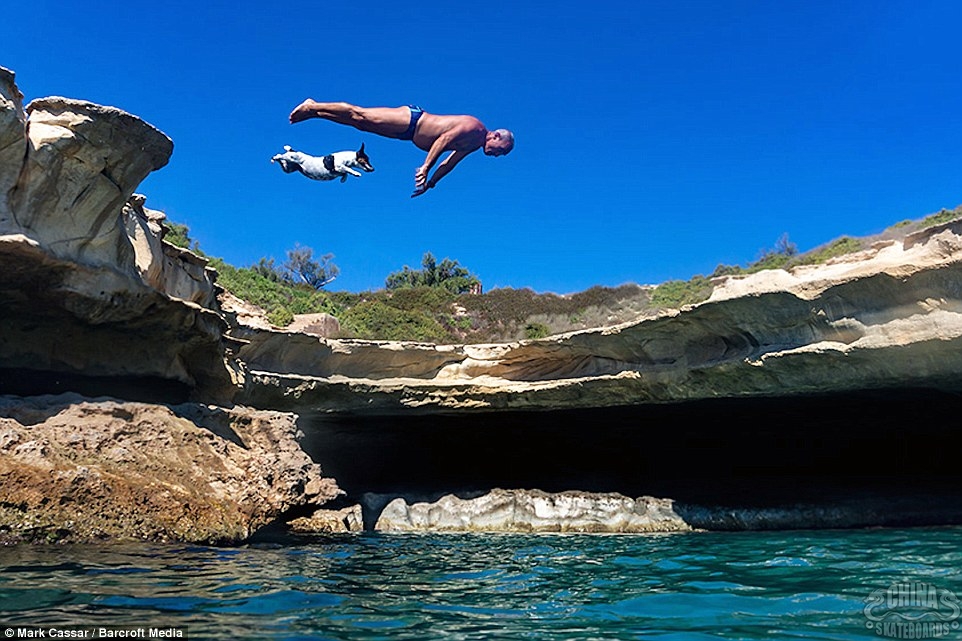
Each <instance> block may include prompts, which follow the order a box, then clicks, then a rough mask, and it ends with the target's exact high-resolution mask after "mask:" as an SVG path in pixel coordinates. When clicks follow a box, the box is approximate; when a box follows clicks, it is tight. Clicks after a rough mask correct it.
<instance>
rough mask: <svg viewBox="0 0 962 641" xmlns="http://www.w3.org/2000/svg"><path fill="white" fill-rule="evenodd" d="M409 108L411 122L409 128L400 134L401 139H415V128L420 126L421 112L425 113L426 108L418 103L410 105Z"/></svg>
mask: <svg viewBox="0 0 962 641" xmlns="http://www.w3.org/2000/svg"><path fill="white" fill-rule="evenodd" d="M408 109H410V110H411V124H409V125H408V128H407V129H406V130H405V131H404V133H403V134H401V135H400V136H398V138H399V139H401V140H414V130H415V129H417V128H418V120H420V119H421V114H423V113H424V110H423V109H421V108H420V107H418V106H417V105H408Z"/></svg>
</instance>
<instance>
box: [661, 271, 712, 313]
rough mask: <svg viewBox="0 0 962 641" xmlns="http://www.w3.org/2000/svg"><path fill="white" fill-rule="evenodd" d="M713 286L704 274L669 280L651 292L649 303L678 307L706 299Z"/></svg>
mask: <svg viewBox="0 0 962 641" xmlns="http://www.w3.org/2000/svg"><path fill="white" fill-rule="evenodd" d="M712 289H714V286H713V285H712V284H711V281H710V280H709V279H707V278H705V277H704V276H700V275H699V276H694V277H693V278H691V279H690V280H669V281H667V282H664V283H662V284H661V285H659V286H658V287H656V288H655V291H653V292H652V293H651V304H652V305H655V306H656V307H671V308H678V307H681V306H683V305H693V304H695V303H700V302H702V301H705V300H708V297H709V296H711V292H712Z"/></svg>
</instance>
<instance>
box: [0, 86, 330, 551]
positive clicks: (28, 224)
mask: <svg viewBox="0 0 962 641" xmlns="http://www.w3.org/2000/svg"><path fill="white" fill-rule="evenodd" d="M172 150H173V145H172V143H171V141H170V139H169V138H168V137H167V136H165V135H164V134H163V133H161V132H160V131H158V130H157V129H155V128H154V127H152V126H150V125H148V124H147V123H145V122H144V121H142V120H141V119H139V118H137V117H135V116H132V115H130V114H127V113H125V112H123V111H121V110H119V109H114V108H111V107H103V106H100V105H95V104H92V103H88V102H83V101H78V100H68V99H65V98H45V99H42V100H34V101H33V102H31V103H30V104H28V105H27V106H26V108H24V107H23V105H22V96H21V94H20V91H19V90H18V89H17V87H16V85H15V84H14V75H13V73H12V72H10V71H8V70H6V69H2V68H0V300H2V301H3V302H2V315H0V540H2V541H18V540H32V541H38V540H39V541H53V540H56V541H64V540H68V541H78V540H91V539H99V538H139V539H154V540H182V541H197V542H218V543H224V542H237V541H241V540H244V539H246V538H247V537H249V536H250V535H251V534H252V533H253V532H255V531H256V530H258V529H259V528H261V527H262V526H264V525H266V524H268V523H270V522H272V521H274V520H276V519H277V518H279V517H281V516H282V515H283V514H284V513H286V512H287V511H288V510H291V509H295V508H298V507H300V506H307V505H315V507H316V505H321V504H323V503H325V502H327V501H328V500H330V499H332V498H334V497H336V496H338V494H339V490H338V488H337V486H336V484H335V483H334V481H333V480H332V479H329V478H324V477H322V475H321V471H320V467H319V466H318V465H317V464H316V463H314V462H313V461H311V459H310V458H309V457H308V456H307V455H306V454H305V453H304V452H303V450H302V449H301V448H300V445H299V441H300V439H301V437H302V434H301V433H300V431H299V428H298V427H297V424H296V417H295V416H293V415H291V414H281V413H277V412H265V411H258V410H253V409H250V408H244V407H241V406H232V405H231V401H232V398H233V396H234V395H235V393H236V391H237V390H238V389H239V388H240V386H241V384H242V383H243V372H242V366H241V365H240V364H239V362H238V361H236V360H234V359H232V358H231V356H230V347H231V345H232V342H231V340H230V339H228V338H227V337H226V332H227V329H228V323H227V321H226V318H225V315H224V314H223V313H222V312H221V310H220V308H219V305H218V301H217V296H216V294H217V292H216V289H215V285H214V272H213V271H212V270H210V269H208V268H207V267H206V261H205V260H203V259H201V258H199V257H197V256H195V255H193V254H192V253H190V252H188V251H184V250H181V249H178V248H176V247H173V246H172V245H170V244H167V243H165V242H163V240H162V236H163V228H162V220H163V214H161V213H160V212H155V211H152V210H150V209H147V208H145V207H144V203H145V198H144V197H143V196H140V195H137V194H134V193H133V192H134V189H135V188H136V187H137V185H138V184H139V183H140V181H141V180H143V178H144V177H145V176H146V175H147V174H148V173H149V172H151V171H154V170H156V169H159V168H161V167H163V166H164V165H165V164H166V163H167V161H168V158H169V157H170V155H171V152H172ZM67 390H69V391H73V392H78V391H79V392H86V393H88V394H91V395H93V396H97V397H100V396H103V395H110V396H114V397H117V398H118V399H126V400H109V399H104V398H96V399H91V398H83V397H80V396H77V395H76V394H69V395H60V396H37V395H35V394H38V393H43V392H51V391H67ZM11 394H19V395H21V396H12V395H11ZM3 395H6V396H3ZM22 395H31V396H29V397H28V398H24V397H22ZM190 398H193V399H195V400H199V401H203V403H196V402H195V403H183V402H182V401H187V400H188V399H190ZM131 399H133V400H154V401H162V402H166V403H167V404H157V403H136V402H131ZM210 403H215V404H216V403H219V404H222V407H218V406H217V405H210Z"/></svg>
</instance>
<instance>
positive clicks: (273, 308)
mask: <svg viewBox="0 0 962 641" xmlns="http://www.w3.org/2000/svg"><path fill="white" fill-rule="evenodd" d="M960 217H962V205H960V206H959V207H956V208H955V209H951V210H947V209H943V210H941V211H939V212H937V213H935V214H932V215H930V216H927V217H925V218H923V219H922V220H919V221H911V220H905V221H902V222H900V223H897V224H895V225H893V226H891V227H889V228H888V229H886V230H885V231H884V232H882V233H881V234H879V235H877V236H872V237H869V238H861V239H860V238H853V237H850V236H843V237H841V238H838V239H836V240H833V241H832V242H830V243H827V244H825V245H822V246H820V247H816V248H814V249H812V250H810V251H807V252H804V253H799V252H798V251H797V250H796V249H795V247H794V245H793V244H792V243H790V242H789V241H788V239H787V236H786V237H783V238H782V239H781V240H780V241H779V243H778V244H776V247H775V248H774V249H771V250H767V251H765V252H762V254H761V256H760V257H759V258H758V259H757V260H756V261H754V262H753V263H751V264H749V265H747V266H744V267H742V266H737V265H719V266H718V267H717V268H716V269H715V271H714V272H713V273H712V274H711V275H709V276H704V275H695V276H693V277H692V278H690V279H688V280H671V281H667V282H665V283H662V284H660V285H658V286H657V287H642V286H639V285H635V284H627V285H621V286H619V287H602V286H596V287H592V288H590V289H587V290H585V291H583V292H579V293H576V294H571V295H566V296H559V295H557V294H551V293H547V294H539V293H536V292H535V291H533V290H531V289H513V288H502V289H494V290H491V291H489V292H486V293H484V294H455V293H453V292H451V291H448V290H446V289H444V288H440V287H407V288H402V289H394V290H388V289H380V290H376V291H369V292H361V293H351V292H335V291H327V290H317V289H314V288H312V287H310V286H308V285H305V284H300V283H291V282H283V281H277V280H272V279H270V278H268V277H266V276H265V275H264V274H263V273H262V272H261V271H259V270H257V269H255V268H254V266H252V267H240V268H239V267H235V266H233V265H229V264H228V263H226V262H224V261H223V260H221V259H219V258H210V257H207V258H208V259H209V260H210V265H211V267H213V268H214V269H216V270H217V272H218V278H217V283H218V284H219V285H220V286H222V287H223V288H224V289H226V290H227V291H229V292H231V293H232V294H234V295H235V296H237V297H238V298H241V299H243V300H245V301H247V302H248V303H252V304H254V305H257V306H258V307H261V308H262V309H264V310H265V312H266V314H267V318H268V320H269V321H270V322H271V323H273V324H274V325H277V326H279V327H284V326H286V325H288V324H290V323H291V322H292V321H293V319H294V315H295V314H309V313H318V312H325V313H328V314H331V315H333V316H334V317H336V318H337V319H338V321H339V322H340V324H341V336H342V337H346V338H364V339H372V340H411V341H424V342H434V343H486V342H505V341H513V340H520V339H535V338H543V337H545V336H549V335H552V334H559V333H563V332H570V331H574V330H579V329H588V328H592V327H603V326H610V325H614V324H618V323H622V322H626V321H629V320H634V319H636V318H638V317H640V316H642V315H644V314H650V313H655V312H657V310H659V309H665V308H678V307H681V306H683V305H689V304H694V303H699V302H702V301H704V300H707V299H708V297H709V296H710V295H711V292H712V289H713V284H712V279H713V278H716V277H720V276H726V275H747V274H753V273H756V272H759V271H762V270H765V269H790V268H792V267H797V266H800V265H812V264H821V263H825V262H827V261H828V260H830V259H832V258H835V257H837V256H842V255H845V254H851V253H854V252H857V251H861V250H863V249H866V248H868V247H870V246H871V245H872V243H874V242H875V241H877V240H879V239H883V238H902V237H904V236H906V235H907V234H909V233H912V232H915V231H919V230H922V229H926V228H928V227H932V226H935V225H939V224H942V223H945V222H948V221H950V220H955V219H957V218H960ZM166 227H167V233H166V235H165V237H164V239H165V240H166V241H168V242H170V243H171V244H174V245H177V246H179V247H184V248H187V249H190V250H191V251H193V252H195V253H198V254H200V255H202V256H203V255H204V254H203V252H202V251H201V250H200V248H199V247H198V246H197V243H196V242H195V241H193V240H191V238H190V235H189V230H188V228H187V227H186V226H184V225H179V224H176V223H170V222H168V223H166Z"/></svg>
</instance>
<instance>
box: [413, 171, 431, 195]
mask: <svg viewBox="0 0 962 641" xmlns="http://www.w3.org/2000/svg"><path fill="white" fill-rule="evenodd" d="M428 189H430V186H429V185H428V170H427V169H426V168H425V167H424V165H421V166H420V167H418V168H417V169H416V170H415V172H414V193H413V194H411V198H414V197H415V196H420V195H421V194H423V193H424V192H426V191H427V190H428Z"/></svg>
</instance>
